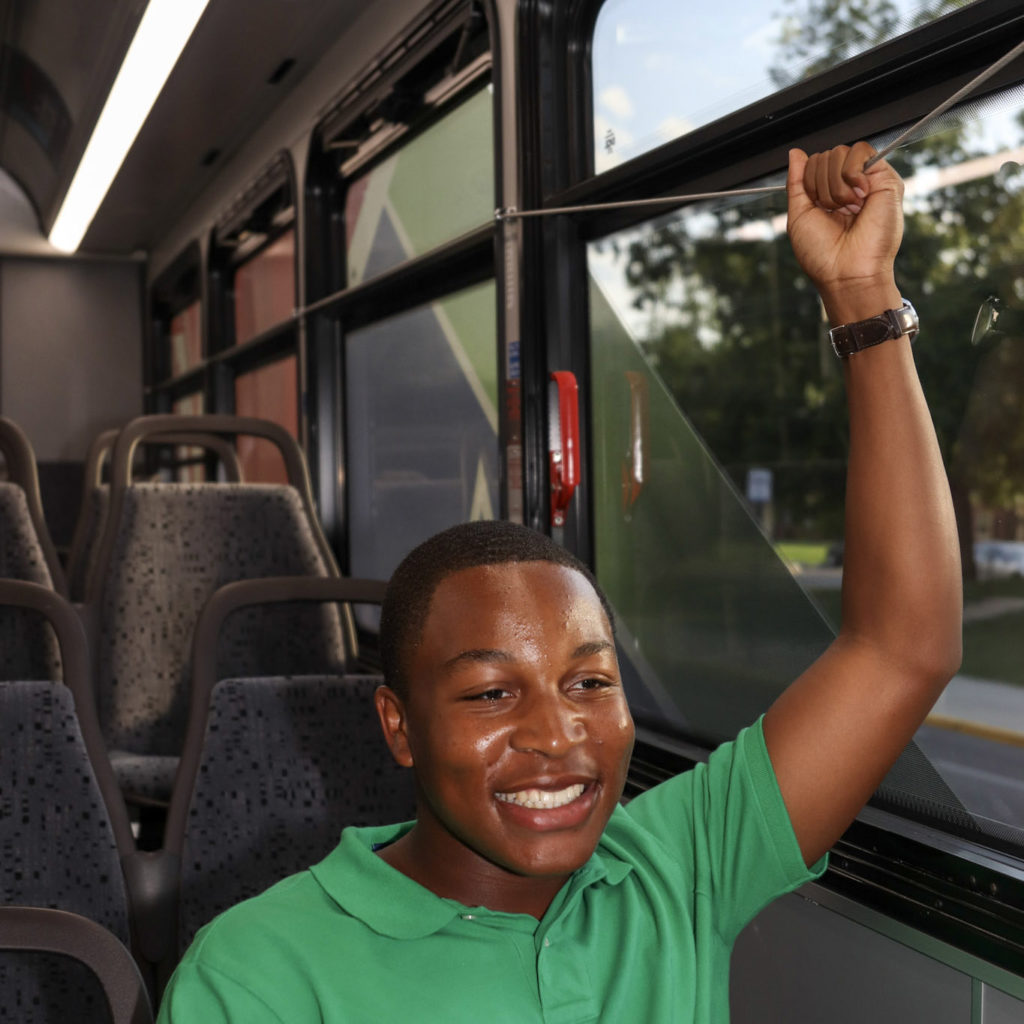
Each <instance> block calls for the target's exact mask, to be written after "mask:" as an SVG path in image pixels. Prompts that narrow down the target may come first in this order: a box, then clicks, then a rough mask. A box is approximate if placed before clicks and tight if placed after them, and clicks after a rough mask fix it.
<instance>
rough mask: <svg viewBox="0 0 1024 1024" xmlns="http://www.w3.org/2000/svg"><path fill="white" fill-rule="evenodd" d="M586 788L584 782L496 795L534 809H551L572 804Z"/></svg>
mask: <svg viewBox="0 0 1024 1024" xmlns="http://www.w3.org/2000/svg"><path fill="white" fill-rule="evenodd" d="M584 789H586V786H584V785H583V783H582V782H577V783H576V784H575V785H574V786H567V787H566V788H565V789H556V790H554V791H552V790H550V789H520V790H519V791H518V792H516V793H495V796H496V797H497V798H498V799H499V800H502V801H504V802H505V803H507V804H518V805H519V806H520V807H529V808H531V809H532V810H550V809H551V808H552V807H564V806H565V805H566V804H571V803H572V802H573V800H575V799H577V797H579V796H580V795H581V794H582V793H583V790H584Z"/></svg>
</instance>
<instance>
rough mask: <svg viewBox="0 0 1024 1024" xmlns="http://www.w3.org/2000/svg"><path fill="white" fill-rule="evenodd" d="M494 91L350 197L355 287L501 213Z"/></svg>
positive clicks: (385, 165) (420, 139)
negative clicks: (497, 201) (497, 199)
mask: <svg viewBox="0 0 1024 1024" xmlns="http://www.w3.org/2000/svg"><path fill="white" fill-rule="evenodd" d="M492 102H493V97H492V96H491V90H490V88H485V89H481V90H480V91H478V92H477V93H476V94H475V95H473V96H471V97H470V98H469V99H468V100H466V101H465V102H463V103H461V104H460V105H459V106H458V107H456V108H455V109H454V110H452V111H451V112H450V113H448V114H447V115H445V116H444V117H443V118H442V119H441V120H440V121H438V122H437V123H436V124H434V125H432V126H431V127H429V128H427V129H426V130H425V131H424V132H422V133H421V134H420V135H418V136H416V137H415V138H413V139H412V141H410V142H409V143H407V144H406V145H404V146H403V147H402V148H401V149H400V150H398V151H397V152H396V153H394V154H393V155H392V156H390V157H388V158H387V159H386V160H384V161H383V162H382V163H379V164H377V165H376V166H375V167H374V168H373V169H372V170H370V171H369V172H367V173H366V174H365V175H363V176H362V177H359V178H355V179H354V180H353V181H352V182H351V184H350V185H349V186H348V191H347V193H346V198H345V232H346V236H345V240H346V246H345V248H346V252H347V265H348V284H349V286H352V285H356V284H359V283H360V282H361V281H363V280H365V279H367V278H370V277H373V276H374V275H375V274H379V273H381V272H382V271H384V270H387V269H388V268H389V267H393V266H395V265H397V264H399V263H402V262H404V261H405V260H407V259H410V258H412V257H413V256H419V255H420V254H421V253H425V252H428V251H429V250H431V249H433V248H435V247H436V246H438V245H440V244H441V243H442V242H446V241H448V240H449V239H452V238H456V237H457V236H458V235H461V234H463V233H464V232H466V231H469V230H470V229H471V228H475V227H478V226H479V225H480V224H481V223H484V222H485V221H486V220H487V219H488V218H489V217H490V216H491V215H492V214H493V211H494V153H493V148H492V144H491V139H492V127H491V122H492V112H491V111H492Z"/></svg>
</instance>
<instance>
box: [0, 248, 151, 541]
mask: <svg viewBox="0 0 1024 1024" xmlns="http://www.w3.org/2000/svg"><path fill="white" fill-rule="evenodd" d="M141 273H142V268H141V265H140V264H138V263H134V262H123V261H122V262H105V261H84V260H45V259H43V260H33V259H5V260H3V261H2V262H0V413H2V414H3V415H4V416H7V417H9V418H10V419H12V420H14V421H15V422H16V423H17V424H18V425H19V426H20V427H21V428H22V429H23V430H24V431H25V433H26V434H27V435H28V439H29V440H30V441H31V442H32V447H33V448H34V449H35V453H36V459H37V461H38V463H39V483H40V489H41V491H42V498H43V508H44V510H45V512H46V520H47V525H48V526H49V529H50V532H51V534H52V535H53V539H54V542H55V543H56V544H57V546H58V547H66V546H67V545H68V544H69V543H70V540H71V532H72V530H73V528H74V520H75V515H76V513H77V511H78V505H79V501H80V497H81V486H82V462H83V460H84V458H85V453H86V449H87V447H88V445H89V442H90V441H91V440H92V438H93V436H94V435H96V434H97V433H99V432H100V431H101V430H105V429H107V428H108V427H113V426H117V425H119V424H121V423H124V422H125V421H126V420H129V419H131V418H132V417H133V416H138V415H139V414H140V413H141V412H142V289H141Z"/></svg>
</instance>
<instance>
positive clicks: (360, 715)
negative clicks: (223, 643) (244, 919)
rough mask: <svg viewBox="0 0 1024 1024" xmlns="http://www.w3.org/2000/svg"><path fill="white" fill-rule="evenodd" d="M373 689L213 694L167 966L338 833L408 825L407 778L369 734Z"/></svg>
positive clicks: (277, 684)
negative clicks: (174, 945) (206, 929)
mask: <svg viewBox="0 0 1024 1024" xmlns="http://www.w3.org/2000/svg"><path fill="white" fill-rule="evenodd" d="M381 682H382V679H381V678H380V677H379V676H335V677H329V676H298V677H292V678H288V677H284V676H277V677H270V678H259V679H255V678H254V679H227V680H222V681H221V682H219V683H217V685H216V686H215V687H214V690H213V694H212V696H211V702H210V706H209V721H208V727H207V732H206V735H205V738H204V742H203V747H202V754H201V756H200V760H199V768H198V771H197V773H196V776H195V786H194V788H193V791H192V795H191V800H190V801H189V808H188V815H187V818H186V822H185V832H184V836H183V837H182V853H181V861H180V863H181V875H180V889H179V892H180V904H179V910H178V954H179V955H180V954H181V953H183V952H184V951H185V949H186V948H187V947H188V945H189V943H190V942H191V941H192V938H193V937H194V935H195V933H196V931H198V929H199V928H201V927H202V926H203V925H204V924H206V923H207V922H208V921H210V920H211V919H212V918H213V917H214V916H215V915H217V914H219V913H220V912H221V911H223V910H227V909H228V907H230V906H233V905H234V904H235V903H238V902H239V901H241V900H243V899H246V898H248V897H250V896H255V895H257V894H258V893H260V892H262V891H263V890H264V889H266V888H267V887H268V886H270V885H273V884H274V883H275V882H277V881H280V880H281V879H282V878H284V877H285V876H287V875H290V874H294V873H295V872H296V871H302V870H303V869H305V868H307V867H309V866H310V865H311V864H315V863H317V862H318V861H320V860H322V859H323V858H324V857H325V856H326V855H327V854H328V853H329V852H330V851H331V850H332V849H333V848H334V847H335V845H336V844H337V842H338V839H339V837H340V835H341V830H342V829H343V828H344V827H345V826H347V825H377V824H387V823H390V822H395V821H405V820H408V819H409V818H411V817H412V816H413V814H414V812H415V803H414V800H413V793H412V779H411V777H410V773H408V772H404V769H402V768H400V767H399V766H398V765H397V764H396V762H395V761H394V759H393V758H392V757H391V754H390V752H389V751H388V748H387V746H386V744H385V742H384V737H383V735H382V734H381V731H380V727H379V725H378V723H377V714H376V710H375V708H374V704H373V693H374V691H375V690H376V689H377V687H378V686H379V685H380V684H381ZM403 772H404V774H403Z"/></svg>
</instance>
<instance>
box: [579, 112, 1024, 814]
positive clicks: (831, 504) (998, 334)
mask: <svg viewBox="0 0 1024 1024" xmlns="http://www.w3.org/2000/svg"><path fill="white" fill-rule="evenodd" d="M1018 103H1019V98H1017V99H1015V98H1014V97H1013V96H1005V97H1002V98H998V99H996V100H993V101H991V102H990V103H988V104H987V105H986V106H984V107H979V108H975V109H974V111H973V113H972V114H971V115H970V116H969V115H966V114H965V115H962V116H961V117H959V118H954V119H952V120H951V121H948V122H947V123H946V125H945V126H944V127H942V128H941V130H938V131H936V132H935V133H933V134H932V135H931V136H929V137H928V138H925V139H923V140H921V141H919V142H917V143H915V144H913V145H911V146H910V147H907V148H904V149H903V150H902V151H900V152H899V153H898V154H897V155H896V156H894V157H893V158H892V160H893V163H894V164H895V165H896V166H897V167H898V169H899V170H900V171H901V173H903V175H904V177H905V179H906V182H907V193H906V202H905V213H906V231H905V237H904V242H903V246H902V250H901V255H900V257H899V260H898V263H897V275H898V279H899V281H900V286H901V288H902V289H903V291H904V294H905V295H906V296H907V297H908V298H910V299H911V300H912V301H914V302H916V303H917V305H918V308H919V310H920V312H921V316H922V324H923V328H922V331H921V334H920V336H919V338H918V340H917V343H916V346H915V358H916V360H917V364H918V369H919V371H920V374H921V378H922V381H923V384H924V388H925V392H926V394H927V397H928V401H929V405H930V408H931V412H932V416H933V419H934V421H935V425H936V428H937V433H938V436H939V441H940V445H941V447H942V451H943V456H944V459H945V462H946V466H947V470H948V473H949V478H950V484H951V488H952V491H953V497H954V504H955V507H956V511H957V519H958V526H959V530H960V536H961V547H962V549H963V555H964V574H965V611H964V640H965V656H964V663H963V669H962V672H961V674H960V675H959V676H958V677H957V678H956V679H955V680H954V681H953V682H952V684H951V685H950V686H949V688H948V689H947V691H946V694H945V695H944V696H943V697H942V698H941V699H940V701H939V703H938V705H937V706H936V708H935V712H934V714H933V715H932V717H931V718H930V719H929V722H928V724H927V725H926V726H925V727H924V728H923V729H922V730H921V731H920V732H919V734H918V737H917V743H918V745H919V747H920V749H921V750H923V751H924V752H925V753H926V754H927V755H928V757H929V758H930V759H931V761H932V763H933V764H934V765H935V766H936V767H937V768H938V769H939V771H940V772H941V775H942V778H943V779H944V780H945V781H944V785H945V786H947V787H948V790H946V791H945V796H944V797H943V799H944V800H946V801H948V802H949V803H951V804H956V803H958V802H959V803H962V805H963V806H964V807H966V809H967V811H969V812H970V814H971V815H972V816H973V819H974V820H975V821H978V822H984V821H985V820H986V819H989V820H991V819H994V820H996V821H998V822H1002V823H1007V824H1010V825H1013V826H1024V789H1022V787H1021V786H1020V783H1019V780H1020V779H1021V778H1024V659H1022V658H1021V650H1022V648H1021V640H1020V638H1021V636H1022V635H1024V418H1022V415H1021V409H1022V407H1024V171H1022V169H1021V165H1020V161H1022V160H1024V127H1022V125H1024V112H1022V111H1021V110H1020V108H1019V106H1018ZM775 180H776V181H780V180H781V175H780V176H779V178H777V179H775ZM764 183H765V184H771V183H774V182H764ZM589 265H590V271H591V276H592V298H591V318H592V325H593V335H592V353H593V359H594V405H595V408H597V409H600V410H601V415H600V416H599V417H598V418H597V419H596V420H595V423H594V432H595V457H596V463H597V467H598V494H597V502H596V525H597V568H598V573H599V575H600V577H601V579H602V580H603V582H604V583H605V585H606V587H607V588H608V590H609V594H610V596H611V598H612V600H613V602H614V603H615V604H616V606H617V608H618V610H619V612H620V613H621V615H622V617H623V620H624V627H625V630H626V635H627V636H628V637H630V638H631V640H632V642H633V644H634V645H635V651H636V655H637V659H636V660H637V664H638V666H639V671H640V672H641V674H642V675H643V677H644V680H645V681H646V682H647V684H648V685H647V687H646V689H645V690H643V691H642V692H641V693H640V694H639V696H638V700H639V701H640V703H641V705H642V711H643V713H645V714H649V715H651V716H653V717H655V718H657V719H660V720H661V721H667V722H672V723H675V724H677V725H678V724H682V725H683V726H684V727H686V728H687V729H689V730H690V731H692V732H694V733H696V734H698V735H701V736H707V737H711V738H713V739H720V738H724V737H727V736H731V735H732V734H733V733H734V732H735V731H736V730H737V729H738V728H739V727H741V726H742V725H743V724H745V723H746V722H749V721H750V720H751V719H752V718H753V717H754V716H755V715H756V714H758V713H759V712H760V711H763V710H764V709H765V707H766V706H767V704H768V703H769V701H770V700H771V698H772V697H773V696H774V695H775V694H776V693H777V692H778V691H779V690H781V688H782V687H784V686H785V685H786V684H787V683H789V682H790V681H791V680H792V679H793V678H794V677H795V675H796V674H797V673H799V671H800V670H801V669H802V668H803V667H804V666H805V665H806V664H807V663H808V662H809V661H810V660H811V659H812V658H813V657H814V656H815V655H816V654H817V653H818V652H819V651H820V650H821V649H822V648H823V647H824V646H825V644H827V643H828V641H829V639H830V637H831V636H832V633H833V630H834V629H835V628H836V627H837V626H838V623H839V615H840V605H839V588H840V584H841V581H842V558H843V550H842V543H841V542H842V528H843V489H844V474H845V463H846V454H847V449H846V445H847V435H846V429H845V422H846V412H845V399H844V395H843V385H842V376H841V368H840V366H839V364H838V362H837V360H836V359H835V357H834V356H833V355H832V352H831V350H830V348H829V346H828V342H827V336H826V333H825V330H824V326H825V325H824V324H823V322H822V313H821V309H820V304H819V302H818V300H817V297H816V294H815V292H814V291H813V289H812V288H811V286H810V285H809V284H808V283H807V282H806V281H805V280H804V279H803V277H802V275H801V273H800V271H799V269H798V268H797V265H796V262H795V260H794V257H793V255H792V251H791V248H790V246H789V243H788V240H787V239H786V237H785V212H784V196H781V195H780V196H778V197H775V196H772V197H770V198H768V199H765V198H758V199H734V200H729V201H719V202H717V203H716V204H713V205H703V206H700V207H690V208H689V209H687V210H685V211H682V212H680V213H679V214H676V215H673V216H672V217H669V218H664V219H661V220H658V221H655V222H651V223H649V224H647V225H645V226H643V227H642V228H640V229H637V230H634V231H630V232H626V233H622V234H620V235H617V236H615V237H612V238H607V239H604V240H602V241H600V242H597V243H594V244H592V245H591V247H590V250H589ZM979 309H980V310H981V315H980V317H979ZM933 781H934V780H933ZM929 784H931V783H929ZM935 785H936V786H938V785H939V783H938V782H936V783H935ZM932 795H933V796H934V793H932Z"/></svg>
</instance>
